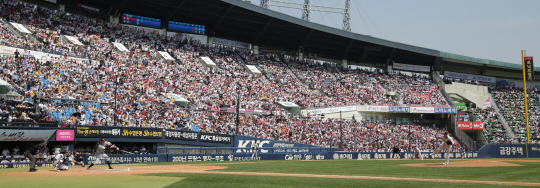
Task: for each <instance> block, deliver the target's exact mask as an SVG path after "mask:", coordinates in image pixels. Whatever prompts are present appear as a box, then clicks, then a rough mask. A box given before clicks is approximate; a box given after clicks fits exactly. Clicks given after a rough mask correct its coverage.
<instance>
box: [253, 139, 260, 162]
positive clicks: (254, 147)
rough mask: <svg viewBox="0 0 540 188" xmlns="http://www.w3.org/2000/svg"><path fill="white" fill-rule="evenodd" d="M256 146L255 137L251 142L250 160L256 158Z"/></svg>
mask: <svg viewBox="0 0 540 188" xmlns="http://www.w3.org/2000/svg"><path fill="white" fill-rule="evenodd" d="M258 148H259V146H258V145H257V139H255V141H253V142H252V143H251V151H252V152H253V154H251V160H258V156H257V149H258Z"/></svg>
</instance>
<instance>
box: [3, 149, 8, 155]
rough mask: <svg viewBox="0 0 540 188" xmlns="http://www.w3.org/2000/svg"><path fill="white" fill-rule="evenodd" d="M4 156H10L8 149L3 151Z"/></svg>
mask: <svg viewBox="0 0 540 188" xmlns="http://www.w3.org/2000/svg"><path fill="white" fill-rule="evenodd" d="M2 155H3V156H8V155H9V150H8V149H7V148H5V149H4V150H3V151H2Z"/></svg>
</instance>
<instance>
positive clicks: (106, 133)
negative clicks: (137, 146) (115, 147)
mask: <svg viewBox="0 0 540 188" xmlns="http://www.w3.org/2000/svg"><path fill="white" fill-rule="evenodd" d="M120 131H121V130H120V127H103V126H78V127H77V128H76V129H75V137H76V138H118V137H120Z"/></svg>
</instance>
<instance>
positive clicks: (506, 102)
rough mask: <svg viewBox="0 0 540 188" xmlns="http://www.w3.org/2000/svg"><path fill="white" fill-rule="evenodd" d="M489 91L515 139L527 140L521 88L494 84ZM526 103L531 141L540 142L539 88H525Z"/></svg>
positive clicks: (521, 141) (523, 141) (522, 141)
mask: <svg viewBox="0 0 540 188" xmlns="http://www.w3.org/2000/svg"><path fill="white" fill-rule="evenodd" d="M491 93H492V95H493V98H494V99H495V101H496V103H497V106H498V107H499V109H500V111H501V114H502V115H503V116H504V118H505V119H506V122H507V123H508V125H509V126H510V128H512V131H513V132H514V134H515V136H516V139H517V141H519V142H520V143H525V142H527V131H526V130H527V126H526V120H525V103H524V93H523V88H518V87H513V86H496V87H494V88H491ZM527 94H528V96H527V100H528V101H527V105H528V106H529V108H528V113H529V133H530V135H529V136H530V140H531V143H539V142H540V124H539V119H538V118H539V116H540V90H539V89H538V88H529V89H527Z"/></svg>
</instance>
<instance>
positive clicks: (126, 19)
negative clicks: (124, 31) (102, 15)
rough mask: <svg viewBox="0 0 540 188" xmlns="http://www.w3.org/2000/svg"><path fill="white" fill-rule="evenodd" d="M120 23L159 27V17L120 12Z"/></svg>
mask: <svg viewBox="0 0 540 188" xmlns="http://www.w3.org/2000/svg"><path fill="white" fill-rule="evenodd" d="M122 23H125V24H130V25H137V26H143V27H152V28H157V29H160V28H161V19H157V18H149V17H144V16H136V15H131V14H122Z"/></svg>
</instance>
